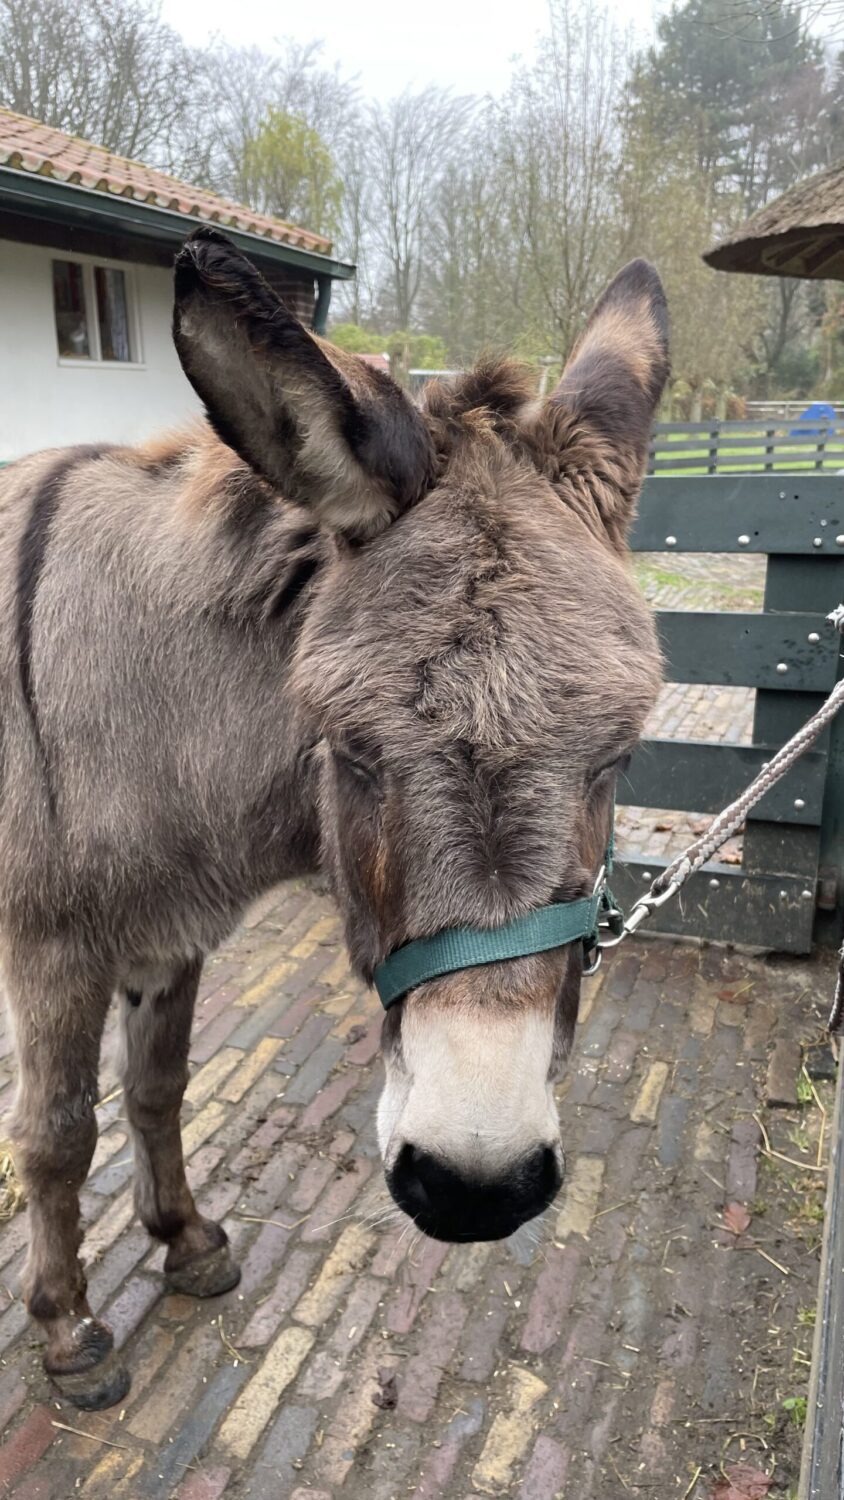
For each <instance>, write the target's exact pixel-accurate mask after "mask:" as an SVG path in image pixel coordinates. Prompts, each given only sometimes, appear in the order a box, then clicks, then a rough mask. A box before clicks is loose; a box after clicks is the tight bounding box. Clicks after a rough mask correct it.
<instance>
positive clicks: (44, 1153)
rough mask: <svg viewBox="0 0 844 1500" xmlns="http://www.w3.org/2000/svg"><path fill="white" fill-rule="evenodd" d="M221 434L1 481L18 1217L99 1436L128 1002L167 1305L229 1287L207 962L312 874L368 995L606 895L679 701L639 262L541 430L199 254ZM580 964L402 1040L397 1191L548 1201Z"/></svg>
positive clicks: (513, 1209) (464, 1214)
mask: <svg viewBox="0 0 844 1500" xmlns="http://www.w3.org/2000/svg"><path fill="white" fill-rule="evenodd" d="M174 337H175V342H176V347H177V350H178V353H179V356H180V359H181V362H182V365H183V367H184V369H185V372H186V374H187V376H188V378H189V379H190V381H191V382H192V384H193V386H194V387H195V389H196V391H197V392H198V394H199V396H200V398H201V399H202V401H203V402H204V404H205V406H206V408H207V415H208V422H207V423H204V422H202V423H198V424H197V426H196V427H195V429H193V430H190V431H188V432H185V433H181V434H179V435H176V436H170V437H167V438H165V439H164V440H162V441H158V442H154V443H152V444H149V445H146V446H140V447H133V448H124V447H101V448H75V449H66V450H61V451H51V452H47V453H40V454H36V455H33V456H30V457H27V458H24V459H21V460H19V461H18V462H17V463H15V464H13V465H11V466H10V467H9V468H7V469H6V470H5V471H4V473H3V476H2V481H0V520H1V521H2V528H1V529H0V608H1V609H2V614H0V736H1V737H0V767H1V768H2V797H1V798H0V931H1V932H2V963H3V971H4V977H5V985H6V990H7V995H8V1001H9V1004H10V1007H11V1011H12V1014H13V1017H14V1024H15V1032H16V1046H17V1058H18V1064H19V1089H18V1095H17V1099H16V1103H15V1108H14V1116H13V1121H12V1137H13V1140H14V1142H15V1147H16V1160H17V1165H18V1169H19V1172H20V1175H21V1177H22V1180H23V1182H24V1184H25V1187H26V1190H27V1194H28V1198H29V1215H30V1243H29V1254H28V1260H27V1265H26V1271H25V1276H24V1291H25V1297H26V1303H27V1306H28V1309H29V1312H30V1314H31V1316H32V1317H33V1318H34V1319H35V1320H36V1322H37V1323H38V1324H40V1326H41V1328H42V1330H43V1332H44V1333H45V1335H46V1352H45V1368H46V1370H47V1372H48V1374H49V1375H50V1376H51V1377H52V1378H53V1380H54V1381H55V1382H56V1383H57V1385H58V1386H59V1388H60V1390H61V1391H62V1392H63V1393H64V1394H65V1395H66V1396H68V1397H69V1398H70V1399H71V1400H73V1401H75V1402H76V1404H77V1405H79V1406H81V1407H85V1408H91V1409H93V1408H98V1407H102V1406H106V1405H109V1404H111V1403H112V1402H114V1401H117V1400H119V1399H121V1398H122V1396H123V1395H124V1394H125V1391H126V1389H127V1388H128V1376H127V1374H126V1372H125V1370H124V1369H123V1367H122V1366H121V1364H120V1363H119V1362H118V1359H117V1356H116V1354H115V1351H114V1349H113V1341H112V1335H111V1333H110V1330H109V1329H108V1328H107V1327H106V1326H105V1324H104V1323H102V1322H101V1321H99V1320H98V1319H97V1318H95V1317H94V1316H93V1315H92V1313H91V1310H90V1307H89V1305H88V1302H87V1299H86V1279H85V1275H84V1272H83V1269H82V1266H81V1264H80V1261H79V1258H78V1251H79V1246H80V1243H81V1233H80V1228H79V1196H78V1195H79V1191H80V1188H81V1186H82V1184H83V1182H84V1180H85V1176H86V1173H87V1171H88V1168H89V1165H90V1162H91V1156H92V1153H93V1150H94V1145H95V1140H96V1134H97V1130H96V1123H95V1115H94V1104H95V1100H96V1097H97V1070H98V1057H99V1047H100V1039H101V1034H102V1030H103V1025H104V1021H105V1018H106V1013H107V1010H108V1008H109V1005H110V1002H111V998H112V996H113V995H115V996H116V997H117V1001H116V1003H117V1004H118V1007H119V1011H120V1028H121V1033H122V1046H121V1052H122V1061H121V1064H120V1070H121V1076H122V1082H123V1089H124V1095H125V1110H126V1115H127V1118H128V1122H129V1128H130V1131H131V1136H132V1142H133V1149H134V1171H135V1201H136V1206H137V1211H138V1214H139V1215H140V1218H141V1220H142V1222H143V1223H144V1225H145V1226H146V1227H147V1229H148V1230H149V1232H150V1234H151V1235H153V1236H154V1237H155V1238H156V1239H158V1240H161V1241H163V1242H164V1244H165V1245H166V1247H167V1251H166V1259H165V1263H164V1269H165V1274H166V1277H167V1278H168V1280H169V1282H170V1284H171V1285H172V1286H173V1287H176V1288H178V1289H180V1290H182V1291H187V1292H191V1293H195V1294H197V1295H199V1296H210V1295H214V1294H216V1293H221V1292H223V1291H225V1290H227V1289H229V1288H230V1287H232V1286H233V1285H235V1284H236V1282H237V1278H238V1275H239V1272H238V1270H237V1267H236V1266H235V1265H234V1263H233V1261H232V1258H231V1256H230V1253H229V1249H228V1246H227V1241H226V1235H225V1232H224V1230H223V1229H222V1228H221V1226H220V1225H219V1224H216V1223H212V1222H209V1221H208V1220H207V1219H205V1218H203V1217H201V1216H200V1214H199V1213H198V1211H197V1209H196V1206H195V1203H194V1200H193V1197H192V1195H191V1192H190V1189H189V1187H188V1185H187V1182H186V1179H185V1169H184V1163H183V1156H182V1146H181V1139H180V1129H179V1112H180V1105H181V1100H182V1095H183V1092H184V1088H185V1084H186V1080H187V1076H188V1064H187V1058H188V1044H189V1036H190V1028H191V1018H192V1012H193V1006H194V1000H195V997H196V992H197V986H198V983H199V978H200V971H201V968H202V962H203V956H204V955H205V954H206V953H207V952H208V951H209V950H210V949H212V948H213V947H214V946H215V945H216V944H218V943H219V942H220V941H221V939H222V938H223V937H224V936H225V935H226V934H227V933H229V932H230V931H231V929H232V927H233V926H234V924H235V923H236V921H237V920H238V917H239V914H240V913H241V912H242V911H243V909H244V907H245V905H246V904H247V903H248V902H249V901H251V900H252V899H254V898H255V897H257V896H258V895H260V894H261V893H262V892H264V891H266V890H267V889H268V888H269V887H271V886H272V885H274V884H275V883H276V882H278V881H280V880H282V879H284V878H285V877H288V876H292V875H297V874H301V873H305V872H308V871H312V870H314V869H316V868H318V867H321V868H323V869H325V870H327V871H328V872H329V875H330V879H331V882H332V886H333V890H334V892H335V893H336V899H337V902H338V904H339V907H340V911H341V913H342V916H343V919H344V922H345V931H346V938H347V943H348V948H349V952H350V955H351V961H352V963H353V966H354V968H355V969H356V971H357V972H358V974H360V975H362V976H363V977H364V978H365V979H367V980H370V979H371V977H372V975H373V971H374V970H375V968H376V965H378V964H379V962H380V961H381V960H382V959H384V957H385V955H388V954H390V953H392V952H393V951H394V950H395V949H396V948H398V947H400V946H401V945H402V944H404V943H407V942H408V941H410V940H414V939H418V938H420V937H424V936H426V935H428V934H432V933H436V932H439V931H440V930H442V929H448V928H451V927H454V926H457V925H461V926H464V927H470V928H477V927H481V928H490V927H496V926H497V925H498V924H502V923H506V922H508V921H509V920H510V919H512V918H513V917H517V916H519V915H520V914H523V913H527V912H531V911H534V910H535V909H537V908H541V907H543V906H544V905H546V904H547V903H549V902H550V901H551V900H552V899H562V900H565V899H574V898H576V897H579V896H581V895H583V893H584V892H586V891H591V890H592V887H593V885H594V881H595V873H596V869H597V868H598V866H599V865H600V862H601V858H602V853H603V850H604V848H605V846H606V843H607V838H608V829H609V824H610V818H611V804H612V800H613V786H614V781H615V778H616V774H617V772H618V768H619V766H621V765H623V764H624V759H625V757H626V756H627V755H628V754H629V752H630V750H631V747H632V746H633V745H634V744H635V742H636V740H637V738H638V736H639V735H640V732H641V729H642V725H643V722H644V719H645V716H646V714H647V712H648V710H649V708H650V706H651V705H652V703H653V701H654V698H655V695H656V692H657V689H658V685H659V680H660V660H659V653H658V648H657V644H656V638H655V633H654V629H653V626H652V623H651V619H650V615H649V612H648V610H647V609H646V607H645V605H644V602H643V601H642V599H641V597H640V595H639V593H638V591H637V589H636V587H635V586H634V583H633V581H632V580H631V577H630V574H629V571H628V568H627V566H626V563H625V551H626V543H625V536H626V532H627V528H628V526H629V523H630V519H631V516H632V513H633V509H634V505H635V501H636V497H637V494H638V491H639V488H640V483H641V478H642V474H643V471H644V466H645V455H646V451H647V443H648V435H649V431H650V426H651V421H652V418H653V413H654V409H655V405H656V403H657V401H658V398H659V396H660V393H661V391H662V388H663V384H664V381H665V379H666V375H667V368H668V365H667V331H666V311H665V301H664V297H663V293H662V288H661V285H660V282H659V279H658V277H657V275H656V273H655V272H654V270H653V269H652V268H651V267H650V266H649V265H648V264H647V263H646V262H644V261H635V262H633V263H631V264H630V265H629V266H627V268H626V269H625V270H623V271H622V272H621V273H620V274H619V275H618V276H617V277H616V279H615V280H614V281H613V282H612V284H611V285H610V286H609V288H608V290H607V291H606V292H605V293H604V295H603V297H602V298H601V300H600V301H599V303H598V305H597V307H596V308H595V311H594V313H593V315H592V317H591V320H590V321H589V323H588V324H587V326H586V329H585V332H584V333H583V335H582V337H581V339H580V342H579V344H578V345H577V347H576V349H575V351H574V353H573V356H572V358H571V360H570V361H569V363H568V365H567V367H566V369H565V371H564V373H563V376H562V379H561V381H560V384H559V386H558V387H557V389H556V390H555V391H554V393H553V394H552V395H551V396H550V397H549V398H548V399H544V400H536V399H535V397H534V396H533V394H532V386H531V381H530V378H529V376H528V374H526V373H525V372H524V371H523V370H522V369H521V368H520V367H518V366H517V365H515V364H513V363H511V362H509V361H499V362H492V361H488V362H485V363H482V364H480V365H478V366H477V367H476V368H475V369H473V370H471V371H469V372H468V373H466V374H464V375H462V376H461V377H460V378H458V379H457V380H456V381H455V382H454V384H452V385H448V386H447V385H443V384H437V383H433V384H432V385H430V386H429V387H428V388H427V389H426V390H425V392H424V393H423V395H422V397H421V399H420V402H419V404H418V405H414V404H413V403H412V402H411V400H410V399H409V398H408V396H407V395H406V394H405V392H404V391H403V390H401V389H400V388H399V386H398V385H396V384H394V383H393V382H392V381H391V380H390V379H389V377H387V376H385V375H384V374H383V373H382V372H379V371H378V370H373V369H371V368H369V367H367V366H366V365H365V364H364V363H363V362H362V361H359V360H357V359H356V358H355V357H354V356H350V355H347V354H345V353H342V352H341V351H339V350H337V349H335V348H333V347H332V346H331V345H330V344H327V343H325V342H323V341H322V340H320V339H318V338H316V337H315V336H313V335H312V334H311V333H309V332H307V331H306V330H305V328H303V326H302V325H301V324H300V323H299V322H297V321H296V319H295V318H294V317H293V316H292V315H291V314H290V313H289V312H287V311H286V310H285V308H284V307H283V305H282V304H281V303H280V302H279V300H278V299H277V298H276V296H275V295H274V293H273V292H272V291H271V290H270V288H269V287H268V286H267V285H266V283H265V282H264V281H263V280H262V278H261V276H260V275H259V274H258V272H257V271H256V270H255V269H254V267H253V266H252V265H251V264H250V263H249V262H248V261H247V260H246V259H245V258H244V257H243V256H242V255H241V254H240V253H239V252H238V251H237V250H236V249H235V248H234V247H233V246H232V245H231V243H230V242H229V241H227V240H226V239H225V238H224V237H223V236H222V235H221V234H219V233H218V232H216V231H213V230H210V229H206V228H202V229H199V230H197V231H196V233H195V234H194V235H193V237H192V238H191V239H190V240H189V241H188V242H187V244H186V245H185V247H184V248H183V250H182V251H181V253H180V254H179V257H178V260H177V264H176V282H175V314H174ZM581 970H582V945H580V944H578V943H571V942H570V943H568V944H566V945H562V946H558V947H557V948H556V949H552V950H551V951H546V952H542V953H531V954H529V955H528V956H526V957H520V958H514V959H512V960H509V961H506V962H499V963H489V964H485V965H483V966H479V967H474V968H465V969H462V970H460V971H459V972H457V973H452V974H448V975H445V976H443V977H441V978H438V979H434V980H432V981H430V982H427V983H423V984H419V985H417V986H416V987H415V988H413V989H411V992H410V993H408V994H406V995H405V997H404V998H403V999H402V1000H401V1001H400V1003H398V1004H397V1005H395V1006H394V1007H392V1008H391V1009H390V1010H389V1011H388V1013H387V1016H386V1020H385V1024H384V1034H383V1051H384V1056H385V1061H386V1086H385V1089H384V1093H383V1097H382V1099H381V1103H380V1106H379V1111H378V1135H379V1143H380V1148H381V1152H382V1156H383V1162H384V1168H385V1173H386V1177H387V1183H388V1186H389V1187H390V1190H391V1191H392V1193H393V1195H394V1197H395V1199H396V1201H397V1202H398V1203H399V1204H400V1205H401V1206H403V1207H405V1208H409V1210H410V1212H411V1213H412V1214H413V1217H414V1218H415V1219H416V1221H417V1223H418V1224H419V1225H420V1227H421V1228H423V1229H424V1230H425V1231H426V1232H427V1233H428V1234H430V1235H433V1236H438V1237H440V1238H442V1239H447V1240H468V1239H495V1238H498V1237H501V1236H503V1235H506V1234H509V1233H511V1232H512V1231H513V1230H514V1229H515V1228H516V1227H517V1226H518V1225H519V1224H521V1223H523V1222H524V1221H526V1220H528V1219H529V1218H531V1217H533V1216H535V1215H536V1214H537V1213H539V1212H541V1211H542V1210H543V1209H544V1208H545V1207H546V1206H547V1204H548V1203H549V1202H550V1201H551V1200H552V1198H553V1196H554V1194H555V1193H556V1191H557V1189H558V1188H559V1185H560V1182H561V1180H562V1173H563V1153H562V1146H561V1140H560V1128H559V1124H558V1121H557V1115H556V1108H555V1103H554V1096H553V1084H554V1081H555V1078H556V1077H557V1075H558V1073H559V1070H560V1067H561V1065H562V1063H563V1061H564V1059H565V1057H566V1054H567V1052H568V1049H569V1047H570V1044H571V1040H572V1035H573V1030H574V1024H575V1019H576V1015H577V1008H578V997H579V989H580V978H581Z"/></svg>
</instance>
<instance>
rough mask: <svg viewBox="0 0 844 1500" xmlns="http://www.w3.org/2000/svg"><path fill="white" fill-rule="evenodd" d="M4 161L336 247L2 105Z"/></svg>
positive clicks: (313, 245)
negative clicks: (18, 113)
mask: <svg viewBox="0 0 844 1500" xmlns="http://www.w3.org/2000/svg"><path fill="white" fill-rule="evenodd" d="M0 166H5V167H14V168H15V169H16V170H17V171H22V172H32V173H34V174H36V175H38V176H39V177H51V178H54V179H55V180H56V181H57V182H68V183H72V184H76V185H78V186H81V187H85V188H90V189H92V190H93V191H94V192H98V193H108V194H111V195H112V196H114V197H123V198H131V199H132V200H133V201H134V202H136V203H149V204H153V205H155V206H156V207H158V208H168V209H171V210H172V211H174V212H176V213H181V214H189V215H190V216H191V217H193V218H195V219H202V220H203V221H205V222H207V223H211V224H219V225H220V227H221V228H223V229H225V228H229V229H237V230H240V231H242V232H243V233H246V234H259V235H263V236H264V237H265V238H266V239H271V240H275V241H277V243H278V244H280V245H295V246H298V248H299V249H302V250H313V251H315V252H316V253H317V254H318V255H328V254H330V252H331V241H330V240H327V239H325V238H324V237H323V236H322V235H319V234H312V233H311V231H310V230H309V229H299V228H297V226H296V225H295V224H285V223H284V221H283V220H282V219H274V218H272V217H271V216H270V215H269V214H259V213H254V212H253V211H252V209H251V208H245V207H244V205H243V204H242V203H232V202H230V201H229V200H228V199H227V198H223V197H221V196H220V194H219V193H213V192H211V190H210V188H199V187H191V186H190V184H189V183H186V182H179V181H178V180H177V179H176V178H175V177H168V176H167V174H166V173H165V172H157V171H155V170H154V168H152V167H145V166H144V165H143V163H142V162H137V161H130V160H129V159H128V158H127V157H124V156H115V155H113V153H112V152H111V151H107V150H106V148H105V147H104V146H95V145H93V144H92V142H90V141H80V140H78V139H77V138H76V136H72V135H65V134H64V132H63V131H61V130H53V128H52V127H51V126H49V125H42V124H41V123H40V121H38V120H30V119H29V118H28V117H27V116H26V115H16V114H13V112H12V111H11V110H9V109H0Z"/></svg>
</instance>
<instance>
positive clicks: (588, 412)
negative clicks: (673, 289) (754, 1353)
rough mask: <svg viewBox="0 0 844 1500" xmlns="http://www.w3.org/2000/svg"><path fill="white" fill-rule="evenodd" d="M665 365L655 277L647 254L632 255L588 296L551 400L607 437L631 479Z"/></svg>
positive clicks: (660, 294)
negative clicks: (590, 307) (595, 297)
mask: <svg viewBox="0 0 844 1500" xmlns="http://www.w3.org/2000/svg"><path fill="white" fill-rule="evenodd" d="M668 371H669V362H668V309H667V306H666V302H665V292H664V291H663V287H662V282H661V281H660V279H659V276H658V275H657V273H656V271H655V270H654V268H653V266H652V265H650V264H649V263H648V261H646V260H632V261H631V262H630V264H629V265H627V266H625V267H624V269H623V270H622V271H619V273H618V275H617V276H616V277H615V279H614V280H613V281H611V282H610V284H609V286H608V287H607V289H606V291H605V292H604V294H603V296H602V297H601V298H600V300H599V302H598V303H597V304H596V306H595V309H594V311H593V313H592V316H591V317H590V319H589V322H588V323H587V325H586V328H585V329H584V331H583V333H582V334H581V336H580V338H579V340H578V342H577V344H576V345H575V347H574V350H573V351H572V354H571V357H570V358H569V361H568V364H567V365H566V368H565V370H564V371H563V375H562V379H561V381H560V384H559V385H558V387H557V389H556V391H555V392H554V395H553V396H552V398H551V400H552V402H554V403H555V404H557V405H559V406H561V407H563V408H564V409H565V410H566V411H568V412H570V413H571V414H572V415H573V416H574V417H575V418H576V419H577V420H578V421H579V422H583V423H585V424H586V425H587V426H588V427H589V428H591V429H592V430H593V431H594V432H595V433H596V434H597V435H598V436H599V437H601V438H602V439H603V440H604V441H605V442H606V443H609V444H610V447H611V450H612V456H613V458H615V459H616V460H618V459H622V460H625V459H626V460H627V461H628V463H629V462H630V460H631V459H632V463H633V466H634V468H635V469H636V470H637V471H638V472H637V473H636V475H635V484H636V486H638V484H639V483H640V481H641V478H642V474H643V473H644V469H645V459H646V456H647V450H648V440H649V438H650V432H651V424H652V422H653V418H654V412H655V411H656V407H657V403H658V401H659V398H660V396H661V395H662V391H663V387H664V385H665V382H666V380H667V379H668ZM631 478H633V476H631Z"/></svg>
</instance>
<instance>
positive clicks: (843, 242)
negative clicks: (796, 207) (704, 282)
mask: <svg viewBox="0 0 844 1500" xmlns="http://www.w3.org/2000/svg"><path fill="white" fill-rule="evenodd" d="M703 259H704V260H705V261H706V264H707V265H708V266H712V267H713V269H714V270H716V271H733V272H740V273H744V274H745V275H751V276H792V277H801V278H804V279H805V280H809V281H812V280H825V279H829V280H844V225H841V224H820V225H796V226H794V227H793V228H790V229H786V230H782V231H781V232H779V233H777V232H774V233H772V234H760V235H754V234H748V235H746V236H736V237H733V238H732V239H731V240H727V241H726V243H724V244H721V245H714V246H713V247H712V249H711V250H707V252H706V254H705V255H704V257H703Z"/></svg>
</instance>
